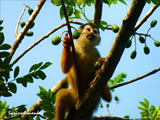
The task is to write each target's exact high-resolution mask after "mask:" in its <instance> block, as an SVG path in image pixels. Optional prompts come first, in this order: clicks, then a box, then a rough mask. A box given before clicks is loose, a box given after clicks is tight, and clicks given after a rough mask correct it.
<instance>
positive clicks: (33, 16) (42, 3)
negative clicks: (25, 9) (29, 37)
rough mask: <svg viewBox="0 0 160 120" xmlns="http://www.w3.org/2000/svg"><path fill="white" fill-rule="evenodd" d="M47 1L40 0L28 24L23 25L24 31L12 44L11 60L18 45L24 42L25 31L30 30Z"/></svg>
mask: <svg viewBox="0 0 160 120" xmlns="http://www.w3.org/2000/svg"><path fill="white" fill-rule="evenodd" d="M45 1H46V0H40V2H39V3H38V5H37V7H36V8H35V10H34V12H33V13H32V14H31V16H30V18H29V19H28V22H27V23H26V25H25V26H24V27H23V29H22V31H21V32H20V33H19V35H18V36H17V38H16V40H15V42H14V44H13V45H12V47H11V49H10V55H9V61H11V59H12V57H13V55H14V53H15V52H16V50H17V48H18V46H19V45H20V43H21V42H22V40H23V38H24V35H25V33H26V32H27V31H28V29H29V26H30V24H32V22H33V21H34V19H35V18H36V16H37V15H38V13H39V11H40V10H41V8H42V6H43V5H44V3H45Z"/></svg>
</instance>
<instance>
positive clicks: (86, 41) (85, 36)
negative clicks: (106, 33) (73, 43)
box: [77, 25, 100, 46]
mask: <svg viewBox="0 0 160 120" xmlns="http://www.w3.org/2000/svg"><path fill="white" fill-rule="evenodd" d="M80 33H81V34H80V37H79V39H78V40H77V41H78V42H81V44H83V45H91V46H95V45H98V44H99V42H100V36H99V31H98V30H97V28H93V27H91V26H90V25H86V26H85V27H84V28H83V29H80Z"/></svg>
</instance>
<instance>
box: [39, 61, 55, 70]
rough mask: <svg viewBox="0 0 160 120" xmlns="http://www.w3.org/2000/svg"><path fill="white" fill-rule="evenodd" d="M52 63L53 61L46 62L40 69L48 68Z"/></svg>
mask: <svg viewBox="0 0 160 120" xmlns="http://www.w3.org/2000/svg"><path fill="white" fill-rule="evenodd" d="M50 65H52V63H51V62H46V63H45V64H44V65H42V66H41V67H40V68H39V69H40V70H43V69H46V68H47V67H49V66H50Z"/></svg>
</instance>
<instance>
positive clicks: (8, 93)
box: [3, 91, 12, 97]
mask: <svg viewBox="0 0 160 120" xmlns="http://www.w3.org/2000/svg"><path fill="white" fill-rule="evenodd" d="M3 96H4V97H10V96H12V94H11V93H10V92H8V91H4V92H3Z"/></svg>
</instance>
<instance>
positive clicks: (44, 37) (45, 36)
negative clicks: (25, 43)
mask: <svg viewBox="0 0 160 120" xmlns="http://www.w3.org/2000/svg"><path fill="white" fill-rule="evenodd" d="M69 22H70V23H74V24H79V25H82V23H81V22H76V21H69ZM66 25H67V23H64V24H62V25H60V26H58V27H57V28H54V29H53V30H51V31H50V32H48V33H47V34H46V35H44V36H43V37H42V38H40V39H39V40H38V41H36V42H35V43H33V44H32V45H31V46H30V47H29V48H27V49H26V50H25V51H24V52H23V53H22V54H20V55H19V56H18V57H17V58H16V59H15V60H14V61H13V62H12V63H11V64H10V65H12V66H13V65H14V64H15V63H17V62H18V61H19V60H20V59H21V58H22V57H23V56H24V55H25V54H26V53H27V52H29V51H30V50H31V49H32V48H34V47H35V46H36V45H38V44H39V43H40V42H42V41H43V40H44V39H46V38H48V37H49V36H50V35H51V34H53V33H54V32H56V31H57V30H59V29H60V28H62V27H64V26H66Z"/></svg>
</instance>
